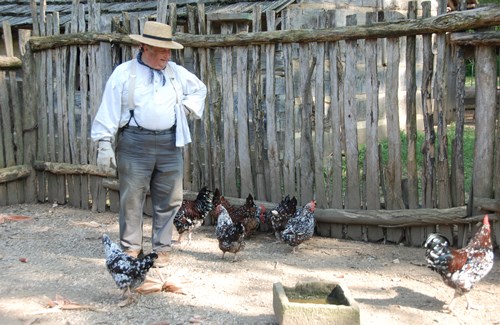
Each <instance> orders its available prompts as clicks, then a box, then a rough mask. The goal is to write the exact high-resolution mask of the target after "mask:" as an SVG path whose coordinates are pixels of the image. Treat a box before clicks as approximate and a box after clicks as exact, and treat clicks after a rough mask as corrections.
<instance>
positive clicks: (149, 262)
mask: <svg viewBox="0 0 500 325" xmlns="http://www.w3.org/2000/svg"><path fill="white" fill-rule="evenodd" d="M102 243H103V245H104V254H105V256H106V267H107V269H108V271H109V273H110V274H111V276H112V277H113V280H114V281H115V283H116V285H117V286H118V287H119V288H120V289H122V290H123V296H124V297H126V298H127V301H128V302H130V300H132V299H133V298H132V292H131V290H132V289H135V288H137V287H139V286H140V285H141V284H142V283H143V282H144V279H145V278H146V274H147V273H148V271H149V269H150V268H151V267H153V265H154V260H155V259H157V258H158V255H156V253H150V254H148V255H146V256H144V257H143V258H134V257H132V256H129V255H127V254H125V253H124V252H123V251H122V249H121V248H120V247H119V246H118V245H117V244H115V243H114V242H113V241H112V240H111V239H110V238H109V236H108V235H107V234H104V235H103V236H102Z"/></svg>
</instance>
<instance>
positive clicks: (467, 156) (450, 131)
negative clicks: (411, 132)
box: [359, 124, 475, 191]
mask: <svg viewBox="0 0 500 325" xmlns="http://www.w3.org/2000/svg"><path fill="white" fill-rule="evenodd" d="M435 131H436V134H437V129H436V130H435ZM446 131H447V136H448V163H449V166H450V168H451V158H452V155H453V152H452V150H453V146H452V143H453V142H452V141H453V139H454V138H455V125H454V124H452V125H449V126H448V128H447V129H446ZM474 138H475V132H474V128H473V127H467V126H466V127H465V129H464V138H463V151H464V153H463V157H464V188H465V191H470V189H471V186H472V168H473V161H474ZM424 141H425V135H424V133H423V132H417V173H418V178H419V183H420V180H421V175H422V170H423V162H424V155H423V154H422V153H421V150H420V148H422V145H423V143H424ZM438 145H439V144H438V142H437V141H436V144H435V148H436V149H435V152H436V155H437V148H438ZM380 146H381V155H382V161H383V162H384V163H387V161H388V142H387V140H382V141H381V142H380ZM365 153H366V147H365V146H364V145H362V146H361V148H360V150H359V161H360V166H362V164H363V161H364V159H365ZM401 156H402V157H401V158H402V166H403V177H405V175H406V174H407V171H406V164H407V156H408V137H407V136H406V133H405V132H403V131H402V132H401ZM436 159H437V157H436ZM419 190H420V189H419Z"/></svg>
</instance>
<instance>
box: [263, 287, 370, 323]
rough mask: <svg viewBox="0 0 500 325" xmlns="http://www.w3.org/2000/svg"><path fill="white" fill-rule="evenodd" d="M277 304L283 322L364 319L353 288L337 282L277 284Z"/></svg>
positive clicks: (280, 320) (354, 321)
mask: <svg viewBox="0 0 500 325" xmlns="http://www.w3.org/2000/svg"><path fill="white" fill-rule="evenodd" d="M273 308H274V314H275V315H276V317H277V319H278V321H279V323H280V324H283V325H286V324H336V325H339V324H346V325H355V324H359V323H360V316H359V306H358V303H357V302H356V301H355V300H354V299H353V298H352V296H351V293H350V291H349V289H348V288H347V287H346V286H343V285H341V284H339V283H336V282H303V283H300V282H299V283H297V284H296V285H295V287H284V286H283V285H282V284H281V283H280V282H277V283H274V284H273Z"/></svg>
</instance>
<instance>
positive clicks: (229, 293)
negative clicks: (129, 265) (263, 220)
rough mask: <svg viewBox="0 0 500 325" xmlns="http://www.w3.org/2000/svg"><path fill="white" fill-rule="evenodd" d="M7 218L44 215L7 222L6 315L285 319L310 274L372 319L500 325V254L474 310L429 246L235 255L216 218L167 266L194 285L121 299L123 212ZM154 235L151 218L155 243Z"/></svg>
mask: <svg viewBox="0 0 500 325" xmlns="http://www.w3.org/2000/svg"><path fill="white" fill-rule="evenodd" d="M6 215H7V216H8V215H24V216H29V217H32V219H30V220H25V221H8V220H4V222H3V223H1V224H0V270H1V272H0V275H1V276H0V288H1V289H0V323H1V324H190V323H203V324H276V323H277V319H276V318H275V316H274V311H273V306H272V299H273V293H272V286H273V283H275V282H281V283H282V284H283V285H285V286H293V285H295V283H296V282H298V281H310V280H320V281H337V282H340V283H343V284H344V285H346V286H347V287H348V288H349V289H350V291H351V293H352V295H353V297H354V299H355V300H356V301H357V302H358V303H359V306H360V310H361V323H362V324H500V313H499V311H500V299H499V297H500V263H498V257H497V258H496V263H495V265H494V267H493V270H492V271H491V272H490V273H489V274H488V275H487V277H486V278H485V279H483V281H482V282H480V283H479V284H478V286H477V287H476V288H475V289H474V290H473V291H472V292H471V294H470V296H471V298H472V299H473V301H474V302H475V303H476V304H481V305H482V307H483V308H482V309H479V310H466V309H465V306H466V301H465V298H461V299H460V300H459V301H457V303H456V305H455V308H454V311H453V313H445V312H443V311H442V310H441V307H442V305H443V304H444V303H445V302H448V300H449V299H450V298H451V297H452V295H453V291H452V289H450V288H448V287H446V286H445V285H444V284H443V282H442V281H441V279H440V278H439V276H438V275H437V274H435V273H433V272H432V271H431V270H430V269H427V268H426V267H425V265H424V262H425V261H424V250H423V249H421V248H410V247H404V246H396V245H382V244H371V243H363V242H354V241H344V240H336V239H331V238H323V237H313V238H312V239H311V240H310V241H308V242H306V243H305V244H303V245H302V247H301V248H300V250H299V252H297V253H295V254H292V253H291V248H290V247H288V246H286V245H284V244H275V243H273V242H274V238H273V237H271V235H270V234H267V233H258V234H257V236H255V237H253V238H250V239H248V240H247V245H246V248H245V250H244V251H243V252H241V254H240V255H239V256H238V261H237V262H232V257H233V255H232V254H231V255H229V256H226V258H225V259H224V260H222V259H221V255H222V254H221V251H220V250H219V248H218V246H217V240H216V239H215V235H214V228H213V227H209V226H206V227H202V229H200V231H198V232H197V233H195V234H194V236H193V241H192V243H191V244H190V245H189V246H187V245H185V244H181V245H178V246H176V247H175V249H174V252H173V253H172V260H171V261H172V264H171V266H169V267H167V268H164V269H161V275H162V276H163V278H164V280H165V281H169V282H171V283H174V284H176V285H177V286H178V287H180V288H181V290H182V292H183V293H184V294H181V293H172V292H159V293H152V294H147V295H141V296H140V297H139V299H138V301H137V303H135V304H131V305H128V306H125V307H119V306H118V304H119V303H120V301H121V292H120V290H119V289H118V288H117V287H116V286H115V284H114V282H113V280H112V278H111V276H110V275H109V274H108V272H107V270H106V268H105V265H104V252H103V247H102V243H101V236H102V234H103V233H107V234H109V235H110V236H111V238H112V239H113V240H117V239H118V224H117V214H115V213H99V214H98V213H91V212H89V211H85V210H77V209H71V208H67V207H64V206H52V205H50V204H36V205H16V206H8V207H1V208H0V216H6ZM0 219H1V218H0ZM150 233H151V219H150V218H146V220H145V234H146V235H147V237H146V239H145V249H146V251H148V248H149V249H150V237H149V235H150ZM175 235H176V234H174V236H175ZM174 238H175V237H174ZM148 245H149V247H148ZM497 255H498V253H497ZM150 274H151V275H152V276H155V277H158V275H157V274H155V272H151V273H150ZM70 302H71V303H70ZM50 306H52V307H50ZM71 307H74V308H76V309H69V308H71ZM81 307H85V308H82V309H80V308H81Z"/></svg>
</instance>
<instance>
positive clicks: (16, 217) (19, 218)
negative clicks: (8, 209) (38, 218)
mask: <svg viewBox="0 0 500 325" xmlns="http://www.w3.org/2000/svg"><path fill="white" fill-rule="evenodd" d="M32 219H33V217H28V216H21V215H15V214H0V223H4V222H5V221H26V220H32Z"/></svg>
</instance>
